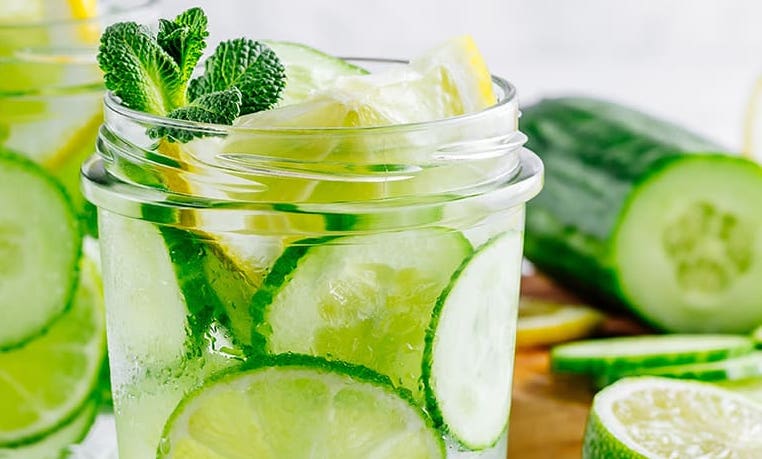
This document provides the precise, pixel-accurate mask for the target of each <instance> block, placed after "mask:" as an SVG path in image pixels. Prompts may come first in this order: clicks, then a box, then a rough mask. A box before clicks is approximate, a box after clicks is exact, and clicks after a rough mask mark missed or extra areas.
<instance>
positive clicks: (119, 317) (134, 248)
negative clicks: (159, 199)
mask: <svg viewBox="0 0 762 459" xmlns="http://www.w3.org/2000/svg"><path fill="white" fill-rule="evenodd" d="M98 225H99V233H100V235H101V251H102V252H103V255H102V261H103V279H104V284H105V285H104V291H105V294H106V303H107V304H108V305H109V311H110V312H109V317H110V321H111V322H110V323H113V324H114V326H112V327H111V329H110V330H109V347H110V351H111V352H110V355H111V356H112V358H111V361H110V364H111V372H112V374H114V375H119V376H116V377H114V380H115V381H120V380H124V381H126V380H129V379H131V377H130V376H129V375H130V374H132V373H133V372H134V371H136V370H139V369H140V368H145V367H147V366H150V367H155V368H162V367H165V366H167V365H170V364H172V363H173V362H179V361H180V359H181V357H182V356H183V355H184V353H185V351H186V346H185V342H186V327H188V320H187V318H186V315H187V313H188V311H187V309H186V307H185V302H184V299H183V295H182V292H181V291H180V289H179V287H178V286H177V279H176V278H175V270H174V265H173V264H172V260H171V259H170V256H169V253H168V251H167V246H166V245H165V243H164V238H163V237H162V236H161V233H160V232H159V229H158V228H157V227H156V226H155V225H153V224H151V223H147V222H143V221H140V220H134V219H130V218H127V217H123V216H120V215H117V214H114V213H111V212H108V211H105V210H102V209H101V210H100V211H99V213H98ZM149 254H150V255H149ZM131 257H134V258H131ZM127 356H129V357H130V358H129V359H128V358H127Z"/></svg>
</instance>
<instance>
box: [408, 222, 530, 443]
mask: <svg viewBox="0 0 762 459" xmlns="http://www.w3.org/2000/svg"><path fill="white" fill-rule="evenodd" d="M521 244H522V237H521V233H515V232H511V233H504V234H502V235H500V236H498V237H496V238H494V239H492V240H490V241H489V242H487V243H486V244H485V245H483V246H482V247H480V248H479V249H478V250H477V251H476V252H474V253H473V255H471V257H470V258H469V259H467V260H466V261H464V262H463V264H462V265H461V267H460V268H459V269H458V271H457V272H456V273H455V274H454V275H453V277H452V280H451V281H450V285H449V286H448V287H447V289H446V290H445V291H444V292H443V293H442V295H441V296H440V298H439V300H438V302H437V306H436V308H435V309H434V312H433V314H432V320H431V324H430V325H429V327H428V330H427V333H426V349H425V352H424V360H423V381H424V385H425V388H426V389H425V390H426V402H427V406H428V408H429V412H430V413H431V414H432V417H433V418H434V420H435V422H436V424H437V425H439V426H441V427H442V428H443V430H444V431H446V432H448V433H449V434H450V435H452V437H453V438H455V439H456V440H457V441H458V442H459V443H460V444H461V445H462V446H464V447H466V448H468V449H471V450H479V449H485V448H488V447H490V446H493V445H494V444H495V443H496V442H497V441H498V440H499V439H500V436H501V434H502V433H503V432H504V431H505V428H506V426H507V424H508V413H509V411H510V407H511V379H512V375H513V358H514V337H515V324H516V314H517V310H518V300H519V281H520V279H521Z"/></svg>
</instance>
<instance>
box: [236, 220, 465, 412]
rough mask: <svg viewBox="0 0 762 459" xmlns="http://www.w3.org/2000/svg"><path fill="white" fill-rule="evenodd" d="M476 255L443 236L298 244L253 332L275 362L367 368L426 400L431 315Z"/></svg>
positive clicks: (459, 240) (434, 232) (455, 236)
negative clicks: (301, 359) (294, 357)
mask: <svg viewBox="0 0 762 459" xmlns="http://www.w3.org/2000/svg"><path fill="white" fill-rule="evenodd" d="M471 252H472V249H471V245H470V244H469V242H468V241H467V240H466V239H465V238H464V237H463V236H462V235H461V234H460V233H458V232H455V231H451V230H447V229H445V228H427V229H420V230H416V231H405V232H397V233H391V232H390V233H379V234H373V235H361V236H345V237H340V238H333V239H328V240H325V239H323V240H314V239H313V240H305V241H301V242H298V243H295V244H293V245H291V246H290V247H288V248H287V249H286V250H285V251H284V252H283V255H282V256H281V257H280V258H279V259H278V261H276V262H275V264H274V265H273V269H272V270H271V271H270V274H269V275H268V276H267V278H266V280H265V283H264V285H263V286H262V288H260V289H259V290H258V291H257V292H256V294H255V295H254V297H253V298H252V299H251V309H250V315H251V316H252V317H253V320H254V321H255V322H258V323H257V324H256V328H255V332H257V333H258V334H259V335H261V340H262V341H264V343H263V344H265V346H266V347H265V350H266V351H267V352H268V353H272V354H279V353H287V352H293V353H299V354H310V355H315V356H320V357H326V358H330V359H338V360H342V361H346V362H351V363H354V364H358V365H364V366H367V367H369V368H371V369H373V370H374V371H377V372H379V373H382V374H385V375H387V376H389V377H390V378H392V380H393V381H394V383H395V384H396V385H398V386H401V387H405V388H406V389H408V390H410V391H411V392H412V393H413V395H414V397H415V398H416V400H421V399H422V398H423V397H422V394H421V387H420V384H421V382H420V378H421V371H422V368H421V361H422V358H423V352H424V347H425V335H426V328H427V327H428V326H429V322H430V321H431V313H432V310H433V309H434V306H435V304H436V301H437V297H438V296H439V294H440V293H441V292H442V290H444V288H445V287H446V286H447V284H448V283H449V281H450V278H451V277H452V275H453V273H454V272H455V270H456V269H457V268H458V266H459V265H460V264H461V263H462V262H463V260H464V259H465V258H467V257H468V256H469V255H470V254H471ZM250 320H251V319H250Z"/></svg>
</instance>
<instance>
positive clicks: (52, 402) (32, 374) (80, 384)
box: [0, 259, 106, 447]
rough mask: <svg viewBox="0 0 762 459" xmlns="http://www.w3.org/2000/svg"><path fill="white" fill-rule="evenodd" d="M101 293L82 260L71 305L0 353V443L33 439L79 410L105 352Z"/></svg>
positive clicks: (89, 267)
mask: <svg viewBox="0 0 762 459" xmlns="http://www.w3.org/2000/svg"><path fill="white" fill-rule="evenodd" d="M102 294H103V293H102V288H101V285H100V278H99V275H98V272H97V270H96V269H95V267H94V266H93V265H92V263H91V262H90V261H89V260H87V259H84V260H83V262H82V275H81V276H80V284H79V287H78V289H77V293H76V295H75V297H74V301H73V305H72V307H71V309H69V311H67V312H66V314H65V315H63V316H62V317H61V318H60V319H58V320H57V321H56V322H55V323H54V324H53V325H52V326H51V327H50V328H49V329H48V330H47V331H46V332H45V334H44V335H42V336H40V337H38V338H36V339H34V340H32V341H30V342H28V343H26V344H25V345H24V346H23V347H21V348H18V349H14V350H11V351H6V352H2V353H0V413H2V415H0V447H15V446H17V445H22V444H27V443H29V442H31V441H37V440H38V439H39V438H41V437H42V436H45V435H47V434H48V433H49V432H51V431H53V430H56V429H58V428H60V427H61V426H63V425H65V424H66V423H68V422H69V421H70V420H71V419H72V418H73V416H75V414H76V413H77V412H79V411H81V410H82V409H84V408H83V407H84V406H85V404H86V403H87V402H88V400H89V398H90V397H91V394H92V393H93V391H94V390H95V388H96V386H97V384H98V376H99V374H100V370H101V367H102V366H103V361H104V358H105V354H106V332H105V323H104V312H103V299H102Z"/></svg>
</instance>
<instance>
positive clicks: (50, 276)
mask: <svg viewBox="0 0 762 459" xmlns="http://www.w3.org/2000/svg"><path fill="white" fill-rule="evenodd" d="M81 242H82V238H81V234H80V231H79V225H78V222H77V215H76V212H75V211H74V209H73V208H72V204H71V201H70V200H69V198H68V196H67V195H66V193H65V192H64V191H63V189H62V188H61V185H60V184H59V183H58V182H57V181H56V180H55V179H54V178H52V177H51V176H50V175H48V173H47V172H45V171H44V170H43V169H42V168H40V167H39V166H38V165H36V164H35V163H33V162H32V161H30V160H28V159H26V158H24V157H23V156H20V155H16V154H13V153H8V152H3V151H2V150H0V305H2V307H1V308H0V324H3V325H2V326H0V349H4V348H5V349H8V348H12V347H17V346H21V345H23V344H24V343H26V342H27V341H29V340H30V339H31V338H33V337H35V336H37V335H39V334H40V333H42V332H43V331H44V330H45V329H46V328H47V327H48V326H50V324H52V323H53V321H54V320H55V319H57V318H58V317H60V316H61V314H63V313H64V312H65V311H66V309H67V308H68V307H69V303H70V302H71V298H72V296H73V294H74V290H75V287H76V285H77V263H78V262H79V258H80V246H81Z"/></svg>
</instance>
